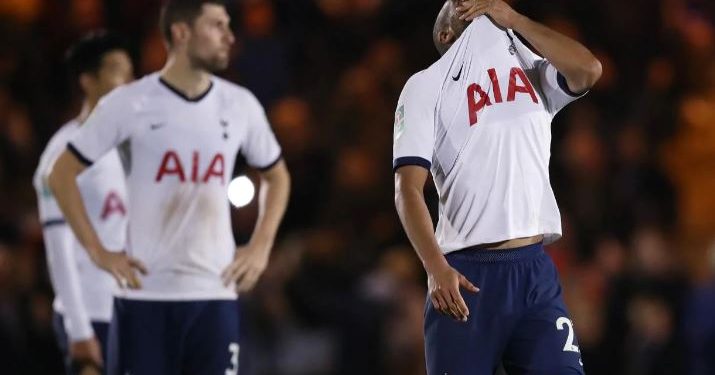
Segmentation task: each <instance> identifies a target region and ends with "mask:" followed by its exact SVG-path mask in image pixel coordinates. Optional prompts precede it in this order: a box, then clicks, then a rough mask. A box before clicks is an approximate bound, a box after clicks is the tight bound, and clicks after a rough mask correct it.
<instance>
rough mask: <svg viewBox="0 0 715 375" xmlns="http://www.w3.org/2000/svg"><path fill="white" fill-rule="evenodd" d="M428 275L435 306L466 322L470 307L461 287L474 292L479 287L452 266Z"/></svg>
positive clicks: (428, 283)
mask: <svg viewBox="0 0 715 375" xmlns="http://www.w3.org/2000/svg"><path fill="white" fill-rule="evenodd" d="M427 276H428V277H427V287H428V289H429V295H430V299H431V300H432V305H433V306H434V308H435V309H436V310H438V311H440V312H441V313H443V314H446V315H449V316H451V317H452V318H454V319H455V320H458V321H462V322H466V321H467V318H468V317H469V309H468V308H467V304H466V303H465V302H464V298H462V293H461V292H460V290H459V288H460V287H463V288H464V289H466V290H468V291H470V292H472V293H477V292H479V288H477V287H476V286H475V285H474V284H472V283H471V282H469V280H467V278H466V277H464V275H462V274H461V273H459V272H458V271H457V270H455V269H454V268H452V267H450V266H446V267H443V268H441V269H438V270H437V271H435V272H433V273H428V275H427Z"/></svg>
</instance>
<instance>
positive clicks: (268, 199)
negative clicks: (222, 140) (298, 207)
mask: <svg viewBox="0 0 715 375" xmlns="http://www.w3.org/2000/svg"><path fill="white" fill-rule="evenodd" d="M261 177H262V178H261V188H260V191H259V194H258V206H259V208H258V210H259V211H258V220H257V222H256V228H255V230H254V231H253V235H252V236H251V242H255V241H260V242H261V243H268V244H270V245H272V244H273V241H274V239H275V237H276V233H277V232H278V227H279V226H280V223H281V220H283V215H284V214H285V211H286V207H287V206H288V197H289V195H290V174H289V173H288V169H287V168H286V166H285V162H283V161H281V162H279V163H278V164H277V165H276V166H275V167H273V168H272V169H271V170H270V171H268V172H266V173H263V174H262V175H261Z"/></svg>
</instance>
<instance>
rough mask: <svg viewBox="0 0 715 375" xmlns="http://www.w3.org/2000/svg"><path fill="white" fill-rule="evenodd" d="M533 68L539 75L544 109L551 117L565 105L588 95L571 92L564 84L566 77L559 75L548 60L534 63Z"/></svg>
mask: <svg viewBox="0 0 715 375" xmlns="http://www.w3.org/2000/svg"><path fill="white" fill-rule="evenodd" d="M534 67H535V68H536V71H537V72H538V74H539V83H540V86H541V87H540V88H541V92H542V93H543V94H544V97H545V100H546V107H547V109H548V111H549V113H551V115H552V116H553V115H556V113H558V112H559V111H560V110H561V109H562V108H564V107H566V105H567V104H569V103H571V102H573V101H574V100H576V99H578V98H580V97H582V96H584V95H586V94H587V93H588V91H586V92H582V93H575V92H572V91H571V90H570V89H569V86H568V84H567V83H566V77H564V76H563V75H562V74H561V73H559V72H558V70H556V68H555V67H554V66H553V65H551V63H550V62H549V61H548V60H545V59H540V60H537V61H536V62H535V63H534Z"/></svg>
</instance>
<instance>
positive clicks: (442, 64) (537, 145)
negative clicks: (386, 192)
mask: <svg viewBox="0 0 715 375" xmlns="http://www.w3.org/2000/svg"><path fill="white" fill-rule="evenodd" d="M516 33H519V34H520V35H521V36H522V37H523V38H525V39H526V40H527V41H528V42H529V43H530V44H531V45H532V46H533V47H534V48H535V50H536V51H538V52H539V53H540V54H541V55H542V56H543V57H540V56H538V55H537V54H535V53H534V52H532V51H531V50H530V49H529V48H528V47H527V46H526V45H525V44H524V43H522V41H521V40H520V39H519V38H518V37H517V36H516ZM433 36H434V42H435V45H436V46H437V49H438V50H439V52H440V54H441V55H442V57H441V58H440V59H439V60H438V61H437V62H436V63H434V64H433V65H432V66H430V67H429V68H427V69H426V70H424V71H421V72H419V73H417V74H415V75H414V76H412V77H411V78H410V79H409V81H408V82H407V84H406V85H405V88H404V90H403V92H402V95H401V97H400V100H399V103H398V107H397V112H396V116H395V134H394V150H393V151H394V159H393V168H394V170H395V189H396V193H395V200H396V206H397V211H398V213H399V215H400V218H401V220H402V223H403V226H404V228H405V231H406V232H407V235H408V237H409V238H410V240H411V242H412V244H413V245H414V247H415V249H416V251H417V253H418V255H419V256H420V258H421V260H422V262H423V264H424V267H425V270H426V271H427V274H428V280H429V283H428V284H429V298H428V300H427V304H428V306H427V309H426V315H425V343H426V357H427V367H428V373H429V374H430V375H438V374H439V375H442V374H450V375H459V374H474V375H477V374H493V373H494V371H495V370H496V368H497V367H498V366H499V364H500V363H503V365H504V367H505V368H506V370H507V372H508V373H510V374H551V375H556V374H572V373H573V374H582V373H583V368H582V363H581V359H580V353H579V350H578V345H577V342H576V340H575V337H574V335H573V326H572V323H571V320H570V319H569V318H568V312H567V310H566V307H565V305H564V303H563V298H562V295H561V287H560V285H559V281H558V276H557V273H556V269H555V267H554V265H553V262H552V261H551V259H550V257H549V256H548V255H546V254H545V253H544V251H543V244H544V243H546V244H548V243H551V242H553V241H555V240H557V239H558V238H559V237H560V236H561V220H560V215H559V211H558V207H557V205H556V200H555V198H554V193H553V191H552V189H551V186H550V182H549V157H550V143H551V120H552V118H553V117H554V116H555V115H556V113H557V112H558V111H559V110H560V109H561V108H563V107H564V106H565V105H566V104H568V103H569V102H571V101H573V100H575V99H577V98H578V97H580V96H581V95H583V94H584V93H585V92H586V91H587V90H588V89H589V88H590V87H591V86H592V85H593V84H594V83H595V82H596V81H597V80H598V78H599V77H600V74H601V65H600V63H599V62H598V60H597V59H596V58H595V57H594V56H593V54H592V53H591V52H589V51H588V50H587V49H586V48H585V47H584V46H583V45H581V44H580V43H578V42H576V41H574V40H572V39H570V38H568V37H566V36H564V35H562V34H559V33H557V32H555V31H553V30H551V29H549V28H548V27H546V26H544V25H541V24H539V23H537V22H534V21H532V20H530V19H528V18H527V17H525V16H523V15H521V14H519V13H517V12H516V11H514V10H513V9H512V8H511V7H509V6H508V5H507V4H505V3H504V2H503V1H501V0H470V1H453V0H448V1H446V2H445V4H444V6H443V8H442V10H441V11H440V14H439V16H438V18H437V22H436V23H435V28H434V34H433ZM428 171H431V173H432V176H433V179H434V183H435V186H436V187H437V191H438V193H439V223H438V224H437V228H436V231H435V230H433V227H432V222H431V220H430V216H429V214H428V211H427V207H426V205H425V202H424V197H423V193H422V190H423V186H424V184H425V181H426V179H427V173H428ZM475 284H476V285H478V286H479V288H478V287H477V286H476V285H475ZM460 287H462V288H464V289H465V290H466V291H468V293H465V294H464V295H463V294H462V293H461V291H460Z"/></svg>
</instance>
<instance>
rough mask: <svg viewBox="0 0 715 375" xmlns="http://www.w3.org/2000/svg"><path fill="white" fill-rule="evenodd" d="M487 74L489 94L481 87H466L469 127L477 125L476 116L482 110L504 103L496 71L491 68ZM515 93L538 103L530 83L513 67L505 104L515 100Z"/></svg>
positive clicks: (476, 85) (519, 69)
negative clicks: (489, 82)
mask: <svg viewBox="0 0 715 375" xmlns="http://www.w3.org/2000/svg"><path fill="white" fill-rule="evenodd" d="M487 74H488V75H489V80H490V81H491V90H490V92H489V93H487V92H486V91H484V89H483V88H482V86H480V85H479V84H476V83H472V84H471V85H469V86H468V87H467V104H468V110H469V126H474V125H476V124H477V121H478V118H477V114H478V113H479V111H481V110H482V109H483V108H485V107H489V106H491V105H492V104H501V103H503V102H504V99H503V96H502V90H501V87H500V86H499V77H498V76H497V71H496V69H494V68H491V69H489V70H487ZM517 93H518V94H521V96H524V97H525V98H524V99H527V100H528V99H531V101H533V102H534V103H537V104H538V103H539V99H538V97H537V96H536V92H534V87H533V86H532V85H531V82H529V79H528V78H527V77H526V74H525V73H524V71H523V70H522V69H521V68H516V67H515V68H511V71H510V72H509V86H508V87H507V93H506V102H507V103H508V102H513V101H515V100H516V99H517ZM490 94H491V97H490ZM492 99H493V101H492Z"/></svg>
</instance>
